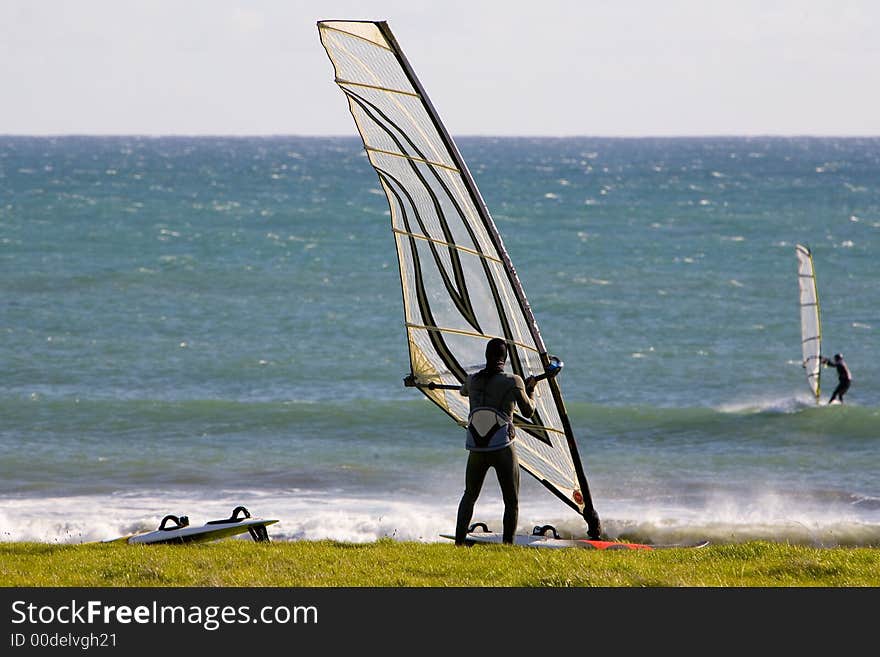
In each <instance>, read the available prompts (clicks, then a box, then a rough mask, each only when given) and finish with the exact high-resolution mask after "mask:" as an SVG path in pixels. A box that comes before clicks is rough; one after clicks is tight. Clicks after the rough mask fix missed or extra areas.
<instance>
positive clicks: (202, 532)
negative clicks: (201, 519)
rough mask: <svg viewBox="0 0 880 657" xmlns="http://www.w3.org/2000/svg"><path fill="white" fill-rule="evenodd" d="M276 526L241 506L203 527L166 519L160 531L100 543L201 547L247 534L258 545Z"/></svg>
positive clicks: (160, 525) (169, 516)
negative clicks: (194, 545) (211, 542)
mask: <svg viewBox="0 0 880 657" xmlns="http://www.w3.org/2000/svg"><path fill="white" fill-rule="evenodd" d="M276 522H278V520H276V519H269V518H252V517H251V514H250V513H249V512H248V510H247V509H245V508H244V507H243V506H239V507H236V508H235V509H234V510H233V512H232V515H231V516H230V517H229V518H225V519H222V520H211V521H209V522H206V523H205V524H203V525H190V524H189V518H187V517H186V516H179V517H178V516H174V515H167V516H165V517H164V518H163V519H162V522H161V523H160V524H159V528H158V529H155V530H153V531H145V532H136V533H134V534H127V535H125V536H120V537H119V538H112V539H109V540H106V541H102V542H103V543H117V542H122V543H129V544H131V545H135V544H153V545H158V544H169V543H171V544H173V543H200V542H206V541H216V540H219V539H221V538H226V537H229V536H236V535H238V534H244V533H246V532H247V533H249V534H250V535H251V538H253V539H254V540H255V541H257V542H258V543H265V542H268V541H269V533H268V532H267V531H266V527H267V526H268V525H272V524H274V523H276Z"/></svg>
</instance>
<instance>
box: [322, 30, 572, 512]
mask: <svg viewBox="0 0 880 657" xmlns="http://www.w3.org/2000/svg"><path fill="white" fill-rule="evenodd" d="M318 29H319V34H320V37H321V42H322V43H323V45H324V48H325V49H326V50H327V54H328V55H329V57H330V60H331V62H332V63H333V66H334V69H335V72H336V82H337V84H338V85H339V87H340V89H342V91H343V92H344V93H345V95H346V98H347V100H348V104H349V109H350V110H351V114H352V116H353V117H354V120H355V123H356V125H357V127H358V131H359V132H360V134H361V137H362V138H363V141H364V146H365V149H366V152H367V155H368V157H369V159H370V163H371V164H372V165H373V167H374V168H375V170H376V173H377V175H378V176H379V180H380V182H381V184H382V187H383V189H384V191H385V195H386V197H387V199H388V204H389V207H390V210H391V228H392V231H393V234H394V239H395V246H396V248H397V255H398V263H399V265H400V279H401V286H402V291H403V306H404V319H405V326H406V336H407V341H408V346H409V353H410V368H411V377H408V379H409V381H410V383H411V384H413V385H415V386H416V387H417V388H418V389H419V390H420V391H421V392H422V393H423V394H424V395H425V396H426V397H428V399H430V400H431V401H433V402H434V403H435V404H437V405H438V406H439V407H440V408H442V409H443V410H444V411H445V412H446V413H448V414H449V415H450V417H452V419H453V420H455V421H456V422H457V423H458V424H459V425H462V426H464V425H465V424H466V423H467V417H468V410H469V408H468V400H467V398H465V397H462V396H461V395H460V394H459V392H458V388H459V387H460V386H461V384H462V383H463V382H464V381H465V380H466V378H467V376H468V375H469V374H472V373H473V372H475V371H477V370H479V369H480V368H482V366H483V365H484V363H485V349H486V344H487V342H488V340H489V339H490V338H492V337H501V338H504V339H505V340H506V342H507V344H508V348H509V358H508V364H507V366H508V371H510V372H512V373H514V374H518V375H520V376H522V377H523V378H526V377H528V376H530V375H540V374H543V373H544V372H545V365H546V363H547V362H548V360H547V359H548V355H547V353H546V349H545V348H544V345H543V342H542V340H541V336H540V332H539V331H538V328H537V325H536V323H535V321H534V317H533V316H532V314H531V310H530V308H529V306H528V302H527V301H526V298H525V294H524V292H523V291H522V287H521V286H520V283H519V280H518V278H517V276H516V273H515V271H514V269H513V265H512V264H511V263H510V261H509V258H508V256H507V253H506V251H505V250H504V247H503V244H502V241H501V238H500V235H499V234H498V231H497V228H496V227H495V225H494V222H493V221H492V219H491V217H490V216H489V213H488V210H487V209H486V208H485V205H484V204H483V201H482V198H481V196H480V193H479V191H478V190H477V189H476V186H475V185H474V183H473V180H472V178H471V177H470V174H469V173H468V172H467V169H466V166H465V164H464V162H463V160H462V159H461V155H460V154H459V152H458V150H457V149H456V148H455V145H454V144H453V142H452V139H451V138H450V137H449V135H448V133H447V132H446V130H445V128H444V127H443V125H442V123H441V121H440V119H439V116H438V115H437V113H436V111H435V110H434V108H433V106H432V105H431V103H430V101H429V100H428V99H427V97H426V96H425V95H424V91H423V90H422V88H421V85H420V84H419V83H418V81H417V79H416V78H415V74H414V73H413V72H412V69H411V68H410V67H409V64H408V63H407V62H406V59H405V57H404V55H403V53H402V52H401V51H400V49H399V46H398V45H397V43H396V41H395V39H394V37H393V36H392V35H391V33H390V31H389V30H388V28H387V25H384V24H381V23H360V22H350V21H322V22H320V23H318ZM535 400H536V404H537V411H536V413H535V414H534V415H533V416H532V417H531V418H524V417H520V416H516V417H515V418H514V421H515V424H516V425H517V444H518V453H519V458H520V462H521V464H522V467H523V468H524V469H526V470H527V471H528V472H529V473H531V474H532V475H534V476H535V477H536V478H537V479H539V480H540V481H542V482H543V483H544V484H545V485H546V486H547V487H548V488H550V489H551V490H552V491H553V492H554V493H555V494H556V495H558V496H560V497H561V498H563V499H564V500H565V501H566V502H567V503H568V504H569V505H570V506H572V507H574V508H575V509H576V510H578V511H579V512H583V509H584V496H583V494H582V491H583V492H587V491H586V480H585V478H584V477H583V473H582V470H581V469H580V463H579V458H578V457H577V454H576V447H575V446H574V445H575V442H574V438H573V437H572V436H571V429H570V427H569V424H568V420H567V417H566V416H565V409H564V404H563V401H562V396H561V392H560V390H559V386H558V383H557V382H556V380H554V379H544V380H542V381H540V382H539V383H538V385H537V387H536V389H535Z"/></svg>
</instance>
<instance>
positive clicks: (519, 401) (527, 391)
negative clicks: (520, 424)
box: [516, 376, 535, 417]
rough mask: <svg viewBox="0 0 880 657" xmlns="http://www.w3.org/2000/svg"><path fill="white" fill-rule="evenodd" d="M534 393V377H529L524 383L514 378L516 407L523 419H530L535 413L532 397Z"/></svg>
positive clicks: (518, 378)
mask: <svg viewBox="0 0 880 657" xmlns="http://www.w3.org/2000/svg"><path fill="white" fill-rule="evenodd" d="M534 392H535V377H533V376H530V377H529V378H527V379H526V380H525V381H523V380H522V379H521V378H520V377H516V405H517V406H519V411H520V413H522V414H523V416H524V417H532V415H533V414H534V412H535V402H534V401H532V395H533V394H534Z"/></svg>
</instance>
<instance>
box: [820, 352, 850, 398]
mask: <svg viewBox="0 0 880 657" xmlns="http://www.w3.org/2000/svg"><path fill="white" fill-rule="evenodd" d="M821 360H822V364H823V365H824V366H825V367H833V368H835V369H836V370H837V381H838V383H837V387H836V388H835V389H834V392H832V393H831V399H829V400H828V403H829V404H830V403H832V402H833V401H834V400H835V399H837V400H838V401H839V402H840V403H841V404H842V403H843V396H844V395H845V394H846V391H847V390H849V387H850V385H851V384H852V374H851V373H850V371H849V367H847V366H846V361H844V360H843V355H842V354H834V358H833V359H831V358H826V357H825V356H822V359H821Z"/></svg>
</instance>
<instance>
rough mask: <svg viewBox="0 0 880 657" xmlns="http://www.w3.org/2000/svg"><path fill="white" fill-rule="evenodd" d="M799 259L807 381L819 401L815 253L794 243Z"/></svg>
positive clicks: (819, 330) (819, 332)
mask: <svg viewBox="0 0 880 657" xmlns="http://www.w3.org/2000/svg"><path fill="white" fill-rule="evenodd" d="M795 252H796V253H797V260H798V288H799V290H800V309H801V349H802V353H803V364H804V370H805V371H806V373H807V383H808V384H809V386H810V390H811V391H812V393H813V396H814V397H815V398H816V403H818V402H819V395H820V394H821V391H820V379H821V374H822V363H821V361H820V360H819V358H820V357H821V355H822V323H821V321H820V316H819V291H818V288H817V287H816V273H815V270H814V269H813V254H812V253H811V252H810V249H809V248H807V247H806V246H802V245H801V244H798V245H797V246H795Z"/></svg>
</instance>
